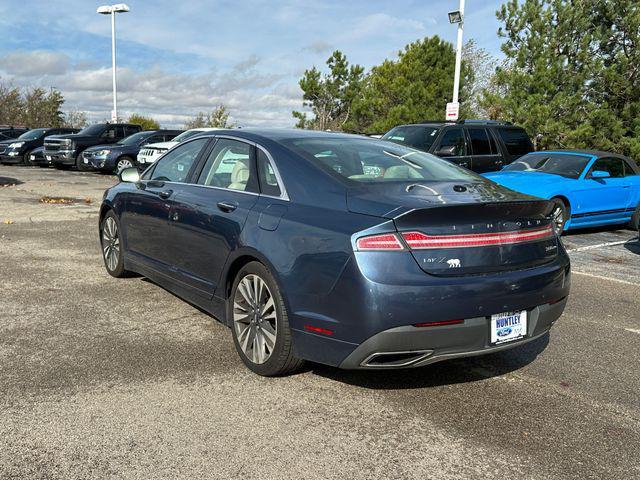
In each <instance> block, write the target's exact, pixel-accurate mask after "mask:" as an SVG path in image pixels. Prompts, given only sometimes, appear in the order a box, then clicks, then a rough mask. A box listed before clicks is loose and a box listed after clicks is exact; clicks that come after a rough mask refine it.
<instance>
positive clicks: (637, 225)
mask: <svg viewBox="0 0 640 480" xmlns="http://www.w3.org/2000/svg"><path fill="white" fill-rule="evenodd" d="M629 226H630V227H631V229H632V230H639V234H640V205H638V206H637V207H636V211H635V212H633V215H632V216H631V221H630V222H629Z"/></svg>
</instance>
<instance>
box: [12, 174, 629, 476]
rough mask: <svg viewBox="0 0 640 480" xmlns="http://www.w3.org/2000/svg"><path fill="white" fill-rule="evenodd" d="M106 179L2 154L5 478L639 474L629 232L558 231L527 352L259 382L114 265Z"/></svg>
mask: <svg viewBox="0 0 640 480" xmlns="http://www.w3.org/2000/svg"><path fill="white" fill-rule="evenodd" d="M7 179H9V181H7ZM11 179H13V180H17V181H13V180H11ZM112 183H114V177H111V176H105V175H97V174H92V173H78V172H61V171H55V170H46V169H45V170H43V169H37V168H20V167H2V166H0V185H2V184H13V186H0V285H1V291H0V392H2V397H1V398H0V478H123V477H124V478H176V477H177V478H195V477H198V478H220V479H223V478H243V479H249V478H262V479H281V478H295V479H299V478H340V479H359V478H363V479H364V478H368V479H370V478H385V479H396V478H397V479H413V478H416V479H418V478H420V479H425V478H433V479H448V478H488V479H492V478H500V479H505V478H535V479H547V478H549V479H550V478H580V479H608V478H611V479H626V478H629V479H631V478H639V477H640V460H639V459H640V374H639V372H640V276H639V272H640V245H639V244H638V241H637V239H636V238H635V237H636V235H635V234H634V233H633V232H631V231H629V230H624V229H620V230H612V229H609V230H606V229H604V230H603V229H600V230H597V231H588V232H583V233H578V234H570V235H565V236H564V237H563V238H564V239H563V241H564V242H565V245H566V246H567V248H568V249H569V251H570V255H571V257H572V262H573V263H572V265H573V271H574V275H573V278H572V294H571V296H570V300H569V303H568V306H567V309H566V311H565V314H564V316H563V317H562V318H561V319H560V320H559V321H558V323H557V325H556V326H555V327H554V329H553V330H552V332H551V334H550V335H549V336H548V337H547V338H543V339H541V340H539V341H536V342H533V343H530V344H528V345H526V346H524V347H521V348H519V349H516V350H511V351H507V352H502V353H497V354H493V355H487V356H484V357H478V358H475V359H463V360H455V361H449V362H443V363H439V364H435V365H432V366H429V367H426V368H422V369H418V370H405V371H393V372H391V371H388V372H347V371H340V370H337V369H333V368H329V367H324V366H320V365H309V366H308V367H307V368H306V370H305V371H304V372H303V373H300V374H297V375H293V376H290V377H286V378H261V377H259V376H256V375H254V374H252V373H250V372H249V371H248V370H247V369H246V368H245V367H244V366H243V364H242V363H241V361H240V359H239V358H238V356H237V355H236V352H235V350H234V348H233V343H232V340H231V335H230V332H229V331H228V330H227V329H226V328H225V327H223V326H222V325H221V324H219V323H217V322H216V321H215V320H214V319H212V318H211V317H210V316H208V315H206V314H204V313H202V312H200V311H199V310H197V309H195V308H193V307H192V306H190V305H189V304H187V303H185V302H183V301H181V300H180V299H179V298H177V297H175V296H174V295H172V294H170V293H168V292H167V291H165V290H163V289H162V288H160V287H158V286H157V285H155V284H153V283H151V282H149V281H147V280H145V279H144V278H132V279H126V280H118V279H114V278H111V277H110V276H108V275H107V274H106V272H105V271H104V268H103V265H102V261H101V257H100V247H99V245H98V239H97V212H98V207H99V204H100V200H101V198H102V191H103V190H104V188H106V187H108V186H109V185H110V184H112ZM44 196H49V197H59V196H62V197H67V198H70V199H72V203H43V202H41V200H42V198H43V197H44Z"/></svg>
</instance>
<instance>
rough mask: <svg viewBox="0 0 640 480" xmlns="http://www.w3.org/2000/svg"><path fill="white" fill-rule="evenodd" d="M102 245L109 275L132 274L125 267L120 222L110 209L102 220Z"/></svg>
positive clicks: (119, 276) (125, 275) (121, 276)
mask: <svg viewBox="0 0 640 480" xmlns="http://www.w3.org/2000/svg"><path fill="white" fill-rule="evenodd" d="M100 245H101V246H102V258H103V260H104V266H105V268H106V269H107V272H108V273H109V275H111V276H112V277H116V278H123V277H129V276H131V272H129V271H128V270H125V268H124V258H123V255H122V243H121V242H120V222H119V221H118V217H117V216H116V214H115V213H113V211H109V212H108V213H107V214H106V215H105V216H104V219H103V220H102V225H101V227H100Z"/></svg>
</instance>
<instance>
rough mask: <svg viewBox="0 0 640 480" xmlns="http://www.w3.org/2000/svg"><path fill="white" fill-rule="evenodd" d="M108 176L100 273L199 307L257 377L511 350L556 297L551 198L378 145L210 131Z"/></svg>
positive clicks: (543, 326)
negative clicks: (148, 282) (112, 178)
mask: <svg viewBox="0 0 640 480" xmlns="http://www.w3.org/2000/svg"><path fill="white" fill-rule="evenodd" d="M121 180H122V181H121V182H120V183H119V184H117V185H116V186H114V187H112V188H110V189H109V190H107V191H106V192H105V196H104V201H103V204H102V207H101V211H100V239H101V243H102V248H103V253H104V261H105V266H106V268H107V271H108V272H109V273H110V274H111V275H113V276H115V277H123V276H127V275H130V274H132V273H136V274H141V275H144V276H146V277H148V278H150V279H152V280H153V281H154V282H157V283H158V284H160V285H162V286H164V287H165V288H167V289H169V290H170V291H172V292H174V293H175V294H177V295H179V296H180V297H182V298H184V299H185V300H187V301H189V302H191V303H193V304H195V305H197V306H199V307H201V308H202V309H204V310H206V311H207V312H210V313H211V314H212V315H213V316H214V317H216V318H217V319H218V320H220V321H221V322H223V323H225V324H226V325H228V326H229V327H231V331H232V333H233V338H234V342H235V345H236V349H237V351H238V353H239V355H240V357H241V359H242V360H243V362H244V363H245V364H246V365H247V366H248V367H249V368H250V369H251V370H253V371H254V372H256V373H258V374H261V375H281V374H285V373H289V372H292V371H294V370H296V369H297V368H299V367H300V366H301V364H302V362H303V361H304V360H311V361H314V362H319V363H324V364H328V365H333V366H339V367H341V368H352V369H358V368H362V369H386V368H400V367H417V366H422V365H427V364H430V363H434V362H437V361H440V360H445V359H450V358H456V357H466V356H473V355H480V354H485V353H489V352H495V351H498V350H504V349H508V348H513V347H517V346H519V345H522V344H524V343H526V342H529V341H531V340H534V339H536V338H538V337H541V336H542V335H545V334H546V333H547V332H548V331H549V329H550V328H551V326H552V325H553V323H554V322H555V321H556V320H557V319H558V318H559V317H560V315H561V314H562V312H563V310H564V307H565V304H566V300H567V295H568V294H569V284H570V270H569V259H568V257H567V254H566V252H565V250H564V248H563V246H562V243H561V242H560V241H559V239H558V236H557V234H556V232H555V230H554V229H553V226H552V218H551V212H552V207H553V204H552V203H551V202H549V201H547V200H542V199H536V198H533V197H530V196H527V195H524V194H520V193H517V192H514V191H511V190H507V189H504V188H503V187H501V186H499V185H496V184H495V183H493V182H490V181H488V180H486V179H484V178H483V177H481V176H478V175H476V174H475V173H473V172H470V171H468V170H465V169H463V168H460V167H458V166H455V165H453V164H451V163H449V162H447V161H445V160H441V159H439V158H437V157H435V156H433V155H430V154H428V153H424V152H420V151H417V150H414V149H412V148H408V147H405V146H402V145H398V144H394V143H390V142H386V141H383V140H375V139H369V138H364V137H359V136H353V135H346V134H336V133H325V132H315V131H303V130H251V129H242V130H220V131H214V132H210V133H208V134H205V135H201V136H198V137H196V138H194V139H190V140H188V141H185V142H184V143H181V144H180V145H178V146H176V147H174V148H173V149H172V150H170V151H169V152H168V153H166V154H165V155H164V156H163V157H162V158H161V159H160V160H159V161H158V162H157V163H156V164H154V165H152V166H151V167H149V168H148V169H147V170H146V171H145V172H144V173H143V174H142V175H140V174H139V173H138V171H137V170H136V169H127V170H124V171H123V172H122V173H121Z"/></svg>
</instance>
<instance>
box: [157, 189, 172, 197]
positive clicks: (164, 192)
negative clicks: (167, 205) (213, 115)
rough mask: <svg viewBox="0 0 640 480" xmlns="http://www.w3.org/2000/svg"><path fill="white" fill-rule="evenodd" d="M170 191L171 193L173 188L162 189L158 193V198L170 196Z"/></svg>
mask: <svg viewBox="0 0 640 480" xmlns="http://www.w3.org/2000/svg"><path fill="white" fill-rule="evenodd" d="M172 193H173V190H163V191H161V192H160V193H158V195H159V196H160V198H164V199H167V198H169V197H170V196H171V194H172Z"/></svg>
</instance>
